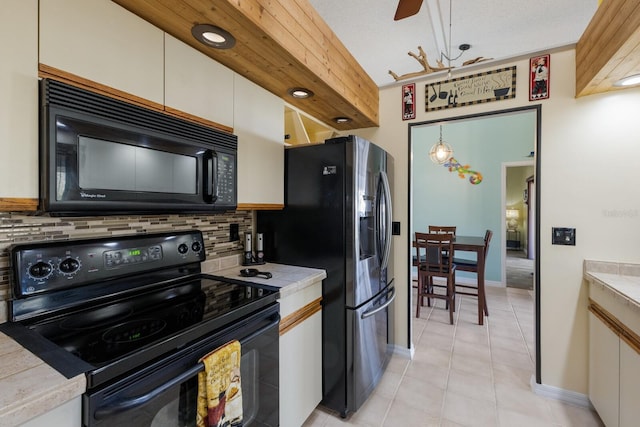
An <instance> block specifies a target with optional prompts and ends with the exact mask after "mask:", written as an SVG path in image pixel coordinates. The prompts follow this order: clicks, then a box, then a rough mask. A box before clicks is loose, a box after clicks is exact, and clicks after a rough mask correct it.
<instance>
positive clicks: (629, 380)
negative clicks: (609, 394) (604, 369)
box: [607, 340, 640, 427]
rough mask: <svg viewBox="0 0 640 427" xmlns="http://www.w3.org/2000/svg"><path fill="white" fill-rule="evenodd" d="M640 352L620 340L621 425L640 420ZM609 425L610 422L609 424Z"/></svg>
mask: <svg viewBox="0 0 640 427" xmlns="http://www.w3.org/2000/svg"><path fill="white" fill-rule="evenodd" d="M639 401H640V354H638V352H636V350H634V349H633V348H631V347H629V345H628V344H627V343H626V342H624V340H620V426H621V427H631V426H637V425H638V422H639V420H640V405H638V402H639ZM607 425H608V424H607Z"/></svg>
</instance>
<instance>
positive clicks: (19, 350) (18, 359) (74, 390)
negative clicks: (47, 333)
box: [0, 333, 86, 427]
mask: <svg viewBox="0 0 640 427" xmlns="http://www.w3.org/2000/svg"><path fill="white" fill-rule="evenodd" d="M0 358H1V360H2V364H1V365H0V366H2V367H1V368H0V426H2V427H9V426H16V425H19V424H22V423H24V422H26V421H28V420H29V419H31V418H33V417H35V416H38V415H40V414H43V413H45V412H48V411H50V410H52V409H54V408H56V407H58V406H60V405H62V404H63V403H66V402H68V401H69V400H71V399H73V398H75V397H78V396H80V395H81V394H82V393H84V391H85V389H86V379H85V376H84V375H78V376H76V377H74V378H71V379H67V378H65V377H64V375H62V374H60V373H59V372H58V371H56V370H55V369H53V368H52V367H50V366H49V365H47V364H46V363H45V362H43V361H42V360H41V359H39V358H38V357H36V356H34V355H33V354H32V353H31V352H29V351H28V350H27V349H25V348H24V347H22V346H21V345H20V344H18V343H16V342H15V341H14V340H13V339H11V338H9V337H8V336H6V335H5V334H3V333H0ZM78 416H80V415H79V414H78Z"/></svg>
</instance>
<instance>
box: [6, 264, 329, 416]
mask: <svg viewBox="0 0 640 427" xmlns="http://www.w3.org/2000/svg"><path fill="white" fill-rule="evenodd" d="M242 268H257V269H258V270H260V271H268V272H270V273H271V274H272V275H273V276H272V278H270V279H266V278H264V277H262V276H256V277H247V278H245V277H242V276H240V269H242ZM202 271H203V272H204V273H209V274H214V275H217V276H222V277H229V278H233V279H238V280H244V281H248V282H254V283H261V284H265V285H270V286H274V287H278V288H280V298H284V297H286V296H288V295H291V294H294V293H296V292H298V291H299V290H302V289H304V288H306V287H308V286H311V285H313V284H314V283H317V282H318V281H321V280H323V279H324V278H326V277H327V274H326V272H325V271H324V270H319V269H315V268H306V267H296V266H290V265H282V264H263V265H255V266H248V267H244V266H242V265H240V263H239V258H238V257H229V258H228V259H225V258H223V259H222V260H213V262H204V263H203V264H202ZM0 358H1V360H2V368H1V369H0V427H9V426H16V425H19V424H22V423H24V422H26V421H28V420H29V419H31V418H34V417H36V416H38V415H41V414H44V413H46V412H48V411H50V410H52V409H54V408H56V407H58V406H60V405H62V404H64V403H66V402H68V401H70V400H72V399H74V398H75V397H78V396H80V395H82V393H84V391H85V390H86V379H85V376H84V375H78V376H76V377H74V378H71V379H67V378H65V377H64V376H63V375H62V374H60V373H59V372H58V371H56V370H55V369H54V368H52V367H50V366H49V365H47V364H46V363H45V362H43V361H42V360H41V359H39V358H38V357H36V356H35V355H33V354H32V353H31V352H29V351H28V350H26V349H25V348H24V347H22V346H21V345H20V344H18V343H17V342H15V341H14V340H13V339H11V338H9V337H8V336H6V335H4V334H3V333H0ZM78 416H80V414H78Z"/></svg>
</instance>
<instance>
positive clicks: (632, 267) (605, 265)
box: [584, 260, 640, 310]
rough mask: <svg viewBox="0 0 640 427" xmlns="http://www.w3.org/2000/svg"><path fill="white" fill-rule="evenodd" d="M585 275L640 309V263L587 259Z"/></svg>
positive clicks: (590, 280) (587, 278)
mask: <svg viewBox="0 0 640 427" xmlns="http://www.w3.org/2000/svg"><path fill="white" fill-rule="evenodd" d="M584 277H585V279H586V280H588V281H589V282H591V283H594V284H598V285H600V286H603V287H604V288H606V289H607V290H608V291H610V292H613V293H614V294H615V295H616V296H618V297H620V298H622V299H623V300H625V301H627V302H628V303H630V304H631V305H633V306H635V307H636V308H637V309H639V310H640V264H629V263H616V262H605V261H591V260H585V262H584Z"/></svg>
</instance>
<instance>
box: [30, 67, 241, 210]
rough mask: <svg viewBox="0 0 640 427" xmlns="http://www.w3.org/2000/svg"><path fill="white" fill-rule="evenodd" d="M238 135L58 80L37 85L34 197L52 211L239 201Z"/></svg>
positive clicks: (196, 206)
mask: <svg viewBox="0 0 640 427" xmlns="http://www.w3.org/2000/svg"><path fill="white" fill-rule="evenodd" d="M237 145H238V143H237V137H236V136H235V135H233V134H230V133H228V132H223V131H220V130H217V129H214V128H209V127H206V126H202V125H199V124H197V123H192V122H189V121H186V120H182V119H180V118H177V117H174V116H170V115H168V114H164V113H162V112H159V111H153V110H150V109H146V108H143V107H139V106H136V105H133V104H129V103H126V102H123V101H120V100H117V99H113V98H109V97H107V96H103V95H100V94H96V93H93V92H89V91H86V90H83V89H80V88H78V87H75V86H71V85H68V84H65V83H62V82H59V81H56V80H51V79H43V80H42V81H41V86H40V197H41V204H42V209H43V210H44V211H45V212H49V213H50V214H51V215H55V216H61V215H109V214H145V213H163V212H166V213H199V212H212V211H223V210H234V209H235V208H236V205H237V189H236V182H237V172H236V170H237V160H236V157H237Z"/></svg>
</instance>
